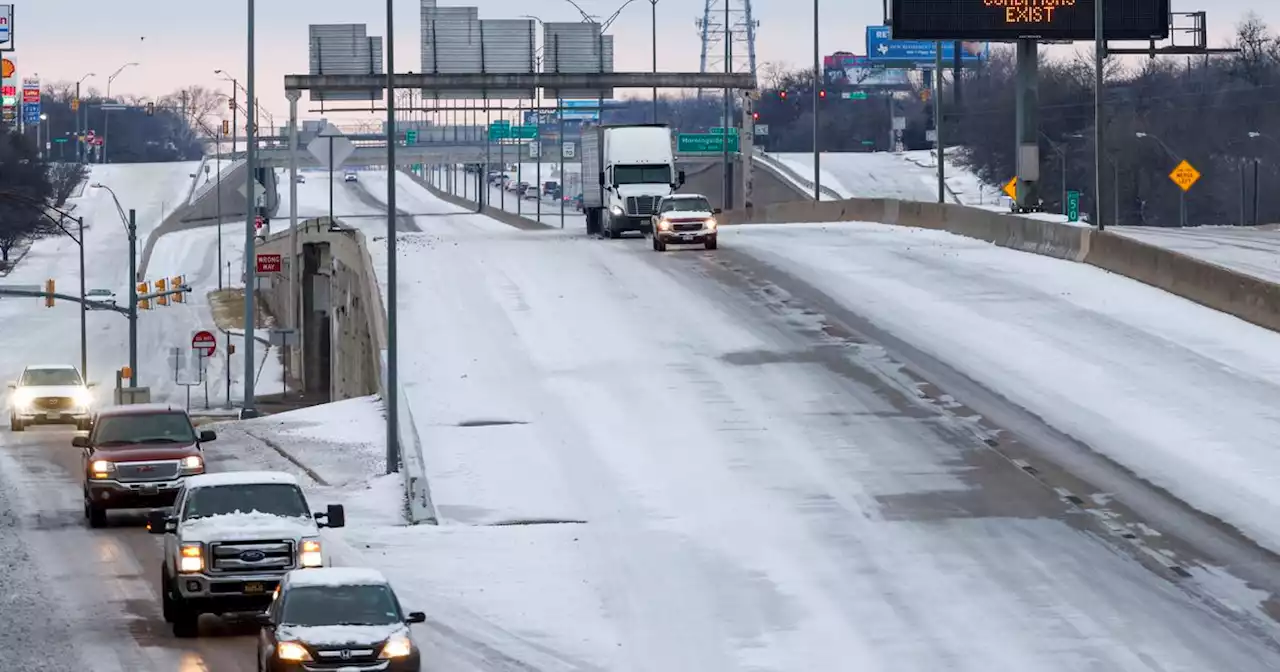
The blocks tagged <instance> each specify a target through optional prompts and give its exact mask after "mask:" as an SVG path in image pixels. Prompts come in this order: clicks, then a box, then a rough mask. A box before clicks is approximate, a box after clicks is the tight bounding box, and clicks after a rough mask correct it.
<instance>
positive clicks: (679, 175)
mask: <svg viewBox="0 0 1280 672" xmlns="http://www.w3.org/2000/svg"><path fill="white" fill-rule="evenodd" d="M676 181H677V182H679V184H680V186H681V187H683V186H684V171H683V170H682V171H680V172H678V173H676Z"/></svg>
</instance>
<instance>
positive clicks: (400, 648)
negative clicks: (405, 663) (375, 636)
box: [378, 635, 413, 660]
mask: <svg viewBox="0 0 1280 672" xmlns="http://www.w3.org/2000/svg"><path fill="white" fill-rule="evenodd" d="M411 653H413V642H411V641H409V637H408V635H396V636H395V637H392V638H391V639H388V640H387V643H386V644H383V645H382V653H381V654H379V655H378V658H380V659H382V660H389V659H391V658H404V657H405V656H408V655H409V654H411Z"/></svg>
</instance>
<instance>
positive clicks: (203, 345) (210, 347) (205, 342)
mask: <svg viewBox="0 0 1280 672" xmlns="http://www.w3.org/2000/svg"><path fill="white" fill-rule="evenodd" d="M191 349H192V350H197V351H199V352H200V356H201V357H212V356H213V353H214V352H216V351H217V350H218V339H216V338H214V337H213V332H210V331H197V332H196V333H194V334H192V335H191Z"/></svg>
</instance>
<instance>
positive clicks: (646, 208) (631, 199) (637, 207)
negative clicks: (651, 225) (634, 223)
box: [627, 196, 658, 216]
mask: <svg viewBox="0 0 1280 672" xmlns="http://www.w3.org/2000/svg"><path fill="white" fill-rule="evenodd" d="M657 207H658V197H657V196H628V197H627V214H628V215H644V216H649V215H652V214H653V213H654V212H655V211H656V209H657Z"/></svg>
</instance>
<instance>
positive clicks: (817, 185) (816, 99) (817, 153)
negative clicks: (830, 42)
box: [724, 0, 942, 203]
mask: <svg viewBox="0 0 1280 672" xmlns="http://www.w3.org/2000/svg"><path fill="white" fill-rule="evenodd" d="M818 2H819V0H813V202H814V203H817V202H819V201H821V200H822V154H821V151H822V150H821V149H820V148H819V146H818V135H819V133H818V116H819V108H820V107H821V106H820V105H819V104H818V103H820V102H821V98H822V93H821V91H822V62H821V60H820V59H821V56H820V55H819V49H818ZM728 9H729V3H728V1H727V0H726V2H725V21H724V23H725V26H724V27H725V30H726V31H727V30H729V16H728ZM728 41H729V36H728V35H725V42H726V43H727V42H728ZM935 76H938V77H941V76H942V75H941V73H935ZM938 91H939V92H941V91H942V87H941V86H939V87H938ZM934 123H935V126H936V125H937V121H936V120H935V122H934ZM939 155H941V153H939ZM938 170H942V159H941V158H939V159H938Z"/></svg>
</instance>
